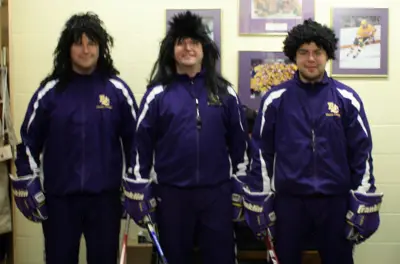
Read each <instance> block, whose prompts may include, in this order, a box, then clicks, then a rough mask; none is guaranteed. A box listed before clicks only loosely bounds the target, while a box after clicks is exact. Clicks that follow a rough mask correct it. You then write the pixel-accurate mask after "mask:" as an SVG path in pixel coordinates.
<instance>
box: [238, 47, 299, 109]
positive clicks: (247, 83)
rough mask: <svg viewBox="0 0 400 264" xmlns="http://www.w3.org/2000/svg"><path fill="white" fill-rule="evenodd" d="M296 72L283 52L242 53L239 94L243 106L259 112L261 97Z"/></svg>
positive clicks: (240, 53) (293, 65)
mask: <svg viewBox="0 0 400 264" xmlns="http://www.w3.org/2000/svg"><path fill="white" fill-rule="evenodd" d="M296 70H297V66H296V65H295V64H294V63H292V62H290V61H289V59H288V58H287V57H286V56H285V55H284V53H283V52H262V51H240V52H239V86H238V87H239V88H238V94H239V98H240V100H241V102H242V104H244V105H246V106H247V107H249V108H252V109H254V110H257V111H258V109H259V107H260V103H261V97H262V96H263V95H264V94H265V93H266V92H267V91H268V90H269V89H271V87H272V86H273V85H278V84H280V83H282V82H284V81H287V80H290V79H291V78H293V75H294V73H295V72H296Z"/></svg>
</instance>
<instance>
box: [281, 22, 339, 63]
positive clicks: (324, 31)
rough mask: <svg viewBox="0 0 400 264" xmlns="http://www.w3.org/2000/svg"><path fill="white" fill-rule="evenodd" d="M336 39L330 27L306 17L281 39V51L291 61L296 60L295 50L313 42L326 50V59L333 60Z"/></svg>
mask: <svg viewBox="0 0 400 264" xmlns="http://www.w3.org/2000/svg"><path fill="white" fill-rule="evenodd" d="M338 40H339V39H338V38H336V35H335V32H334V31H333V30H332V29H330V28H329V27H327V26H323V25H321V24H320V23H318V22H316V21H314V20H312V19H307V20H305V21H304V23H303V24H299V25H297V26H295V27H294V28H293V29H292V30H290V31H289V33H288V36H287V37H286V39H285V40H284V41H283V45H284V47H283V52H284V53H285V55H286V56H287V57H288V58H289V59H290V60H291V61H292V62H296V52H297V50H298V49H299V48H300V46H301V45H303V44H305V43H307V44H308V43H311V42H314V43H315V44H316V45H317V46H318V47H319V48H322V49H324V50H325V51H326V54H327V55H328V59H332V60H334V59H335V51H336V49H337V43H338Z"/></svg>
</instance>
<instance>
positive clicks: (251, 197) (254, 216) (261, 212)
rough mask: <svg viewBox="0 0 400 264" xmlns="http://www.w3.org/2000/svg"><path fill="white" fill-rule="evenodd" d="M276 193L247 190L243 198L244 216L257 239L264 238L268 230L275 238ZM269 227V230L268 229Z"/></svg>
mask: <svg viewBox="0 0 400 264" xmlns="http://www.w3.org/2000/svg"><path fill="white" fill-rule="evenodd" d="M274 197H275V195H274V193H272V192H271V193H267V194H265V193H263V194H252V193H250V192H248V191H246V192H245V196H244V199H243V205H244V217H245V220H246V222H247V224H248V226H249V227H250V229H251V230H252V231H253V233H254V234H255V236H256V238H257V239H260V240H264V239H265V237H266V235H267V231H269V233H270V235H271V236H272V237H271V239H273V238H274V235H275V221H276V216H275V212H274V208H273V207H274ZM268 229H269V230H268Z"/></svg>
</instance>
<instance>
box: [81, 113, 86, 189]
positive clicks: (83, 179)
mask: <svg viewBox="0 0 400 264" xmlns="http://www.w3.org/2000/svg"><path fill="white" fill-rule="evenodd" d="M85 117H86V112H85V105H83V108H82V123H83V124H82V133H81V134H82V164H81V170H82V175H81V191H82V192H83V191H84V184H85V155H86V150H85V140H86V139H85V138H86V131H85V128H86V125H85V120H86V118H85Z"/></svg>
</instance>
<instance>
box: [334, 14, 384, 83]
mask: <svg viewBox="0 0 400 264" xmlns="http://www.w3.org/2000/svg"><path fill="white" fill-rule="evenodd" d="M388 14H389V11H388V9H387V8H333V9H332V27H333V29H334V31H335V33H336V35H337V37H338V38H339V43H338V49H337V51H336V56H335V57H336V59H335V60H334V61H332V67H331V75H332V76H336V77H340V76H344V77H360V76H362V77H387V75H388V27H389V25H388V21H389V19H388Z"/></svg>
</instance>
